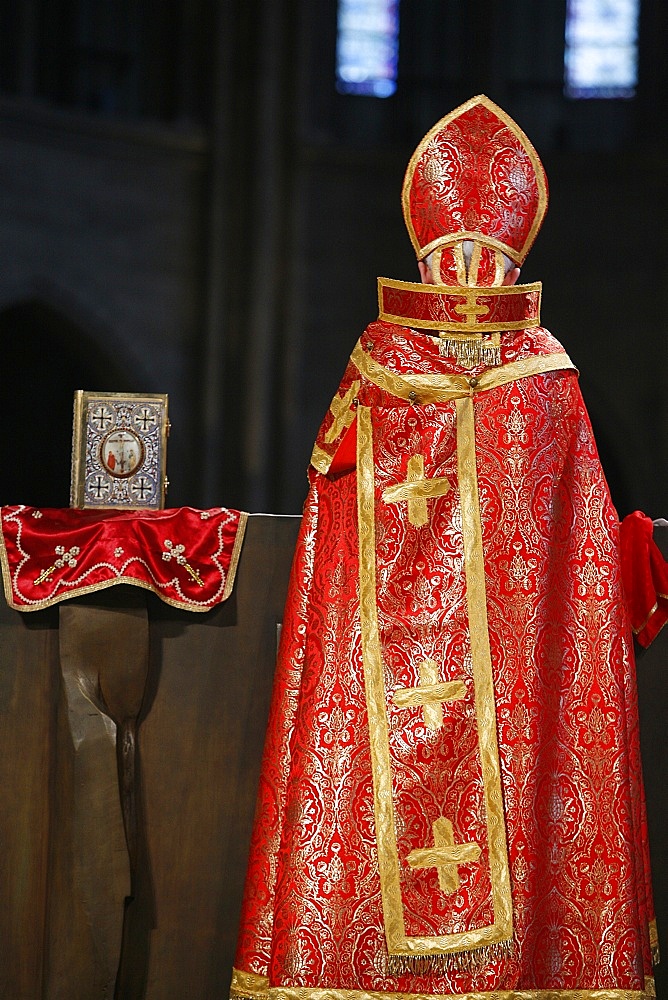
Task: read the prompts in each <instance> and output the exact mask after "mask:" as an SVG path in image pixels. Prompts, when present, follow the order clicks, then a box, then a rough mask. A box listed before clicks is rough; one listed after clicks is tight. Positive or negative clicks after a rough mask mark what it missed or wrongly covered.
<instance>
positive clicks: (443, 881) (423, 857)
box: [406, 816, 480, 894]
mask: <svg viewBox="0 0 668 1000" xmlns="http://www.w3.org/2000/svg"><path fill="white" fill-rule="evenodd" d="M432 830H433V831H434V847H422V848H419V849H418V850H416V851H411V853H410V854H409V855H408V857H407V859H406V860H407V861H408V864H409V865H410V866H411V868H436V869H437V871H438V884H439V886H440V887H441V891H442V892H446V893H448V894H449V893H453V892H456V891H457V889H458V888H459V868H458V866H459V865H466V864H471V863H472V862H474V861H477V860H478V858H479V857H480V848H479V847H478V845H477V844H476V843H473V842H471V843H469V844H455V838H454V835H453V832H452V823H451V822H450V820H449V819H446V818H445V816H439V818H438V819H437V820H436V821H435V823H434V824H433V826H432Z"/></svg>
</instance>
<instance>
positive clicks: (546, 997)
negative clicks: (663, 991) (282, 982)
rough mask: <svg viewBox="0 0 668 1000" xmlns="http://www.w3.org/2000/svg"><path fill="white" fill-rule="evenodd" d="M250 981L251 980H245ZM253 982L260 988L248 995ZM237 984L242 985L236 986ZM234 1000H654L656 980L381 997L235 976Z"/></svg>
mask: <svg viewBox="0 0 668 1000" xmlns="http://www.w3.org/2000/svg"><path fill="white" fill-rule="evenodd" d="M246 977H248V978H246ZM252 981H256V982H257V988H256V989H255V990H251V991H249V992H242V990H244V989H248V988H249V987H250V986H251V984H252ZM237 984H239V985H238V986H237ZM230 993H231V996H232V997H241V998H244V1000H255V998H257V1000H260V998H261V1000H652V998H654V997H656V990H655V988H654V980H653V979H651V978H650V977H646V978H645V986H644V989H642V990H624V989H595V990H592V989H572V990H551V989H548V990H492V991H489V992H479V993H381V992H375V991H373V992H372V991H370V990H345V989H336V988H324V989H318V988H312V987H292V986H269V980H268V979H267V978H266V977H265V976H254V975H253V974H252V973H247V972H240V971H239V970H237V969H234V970H233V972H232V987H231V991H230Z"/></svg>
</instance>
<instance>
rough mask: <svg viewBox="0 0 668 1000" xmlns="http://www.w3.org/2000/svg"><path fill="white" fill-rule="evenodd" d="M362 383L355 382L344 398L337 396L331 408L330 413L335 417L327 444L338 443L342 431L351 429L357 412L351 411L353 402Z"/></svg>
mask: <svg viewBox="0 0 668 1000" xmlns="http://www.w3.org/2000/svg"><path fill="white" fill-rule="evenodd" d="M359 387H360V383H359V382H353V383H352V385H351V386H350V387H349V388H348V391H347V392H346V393H344V395H343V396H335V397H334V399H333V400H332V404H331V406H330V408H329V409H330V412H331V414H332V416H333V417H334V420H333V422H332V425H331V427H330V428H329V430H328V431H327V433H326V434H325V444H331V443H332V441H336V439H337V438H338V437H339V435H340V434H341V432H342V431H344V430H345V429H346V428H347V427H350V425H351V424H352V422H353V420H354V419H355V411H354V410H351V409H350V406H351V403H352V401H353V400H354V399H355V397H356V396H357V393H358V391H359Z"/></svg>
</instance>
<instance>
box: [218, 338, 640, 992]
mask: <svg viewBox="0 0 668 1000" xmlns="http://www.w3.org/2000/svg"><path fill="white" fill-rule="evenodd" d="M501 362H502V364H501V367H500V368H499V369H498V370H496V372H495V374H494V381H491V380H490V378H489V372H487V371H486V370H485V367H484V366H483V365H481V366H479V368H476V369H465V368H463V367H462V366H460V365H459V364H458V363H457V362H456V361H454V360H453V359H452V358H448V357H442V356H441V354H440V353H439V349H438V341H437V339H436V338H433V337H431V336H430V335H429V334H428V333H424V332H421V331H415V330H411V329H407V328H406V327H403V326H398V325H393V324H390V323H386V322H381V321H379V322H376V323H374V324H372V325H371V326H370V327H368V328H367V330H366V331H365V333H364V334H363V336H362V338H361V340H360V343H359V344H358V347H357V348H356V350H355V352H353V356H352V360H351V362H350V364H349V365H348V368H347V370H346V372H345V374H344V378H343V380H342V383H341V386H340V388H339V390H338V392H337V394H336V397H335V399H334V400H333V402H332V407H331V409H330V411H329V412H328V414H327V416H326V418H325V420H324V422H323V425H322V428H321V430H320V433H319V435H318V439H317V442H316V447H315V449H314V467H312V469H311V471H310V482H311V488H310V491H309V496H308V498H307V501H306V505H305V510H304V519H303V523H302V529H301V534H300V539H299V542H298V546H297V552H296V556H295V562H294V566H293V573H292V578H291V583H290V589H289V594H288V601H287V606H286V613H285V619H284V624H283V632H282V639H281V648H280V652H279V659H278V666H277V673H276V679H275V691H274V700H273V705H272V710H271V715H270V720H269V728H268V736H267V743H266V749H265V756H264V762H263V769H262V777H261V784H260V790H259V796H258V806H257V814H256V823H255V829H254V834H253V842H252V845H251V856H250V864H249V869H248V877H247V886H246V892H245V899H244V907H243V912H242V918H241V929H240V936H239V946H238V953H237V958H236V963H235V964H236V970H235V973H234V977H233V982H232V994H233V995H234V996H239V997H249V998H250V997H267V998H285V1000H288V998H294V1000H307V998H314V1000H318V998H319V1000H325V997H327V998H332V1000H339V998H340V1000H355V998H359V1000H362V998H370V997H380V996H384V995H393V996H394V995H402V996H448V997H455V996H456V997H460V998H461V997H469V998H473V997H474V996H475V997H481V996H486V997H489V998H497V997H498V998H501V997H504V998H507V1000H512V998H517V1000H519V998H520V997H521V998H529V997H541V998H542V1000H547V998H552V997H554V998H557V997H559V998H563V1000H567V998H572V1000H575V998H576V997H578V998H584V997H587V996H591V997H594V996H595V997H596V1000H613V998H614V1000H622V998H623V1000H631V998H641V997H645V996H651V995H653V983H652V979H651V976H652V971H651V969H652V965H651V942H650V935H651V933H652V926H653V924H652V921H653V910H652V901H651V887H650V883H649V865H648V849H647V837H646V823H645V815H644V802H643V792H642V780H641V773H640V757H639V744H638V724H637V709H636V694H635V678H634V664H633V653H632V638H631V631H630V627H629V623H628V621H627V616H626V612H625V609H624V604H623V595H622V588H621V581H620V573H619V557H618V523H617V516H616V513H615V511H614V508H613V506H612V503H611V501H610V498H609V494H608V490H607V486H606V483H605V479H604V476H603V473H602V471H601V468H600V464H599V460H598V456H597V453H596V447H595V444H594V441H593V437H592V433H591V427H590V423H589V420H588V417H587V414H586V412H585V409H584V406H583V403H582V399H581V396H580V392H579V388H578V384H577V374H576V372H575V371H574V369H573V367H572V365H571V364H570V362H568V359H567V358H566V355H565V354H564V353H563V348H562V347H561V346H560V345H559V343H558V342H557V341H556V340H555V339H554V338H553V337H552V336H551V335H550V334H549V333H548V332H547V331H545V330H543V329H541V328H539V327H533V328H529V329H525V330H519V331H509V332H507V333H505V334H504V335H503V337H502V340H501ZM504 379H507V380H506V381H504ZM486 380H487V381H486ZM421 394H422V401H421V399H420V396H421ZM425 400H426V401H425ZM351 442H352V443H351ZM340 452H343V458H342V457H341V455H340Z"/></svg>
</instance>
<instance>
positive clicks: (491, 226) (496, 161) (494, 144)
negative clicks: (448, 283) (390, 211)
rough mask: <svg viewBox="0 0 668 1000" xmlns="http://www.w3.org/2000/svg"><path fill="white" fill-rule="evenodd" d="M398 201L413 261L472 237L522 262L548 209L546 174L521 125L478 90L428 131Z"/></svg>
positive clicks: (407, 173)
mask: <svg viewBox="0 0 668 1000" xmlns="http://www.w3.org/2000/svg"><path fill="white" fill-rule="evenodd" d="M402 198H403V211H404V219H405V221H406V226H407V228H408V233H409V235H410V238H411V241H412V243H413V247H414V248H415V253H416V255H417V257H418V260H422V259H423V258H425V257H426V256H427V255H428V254H430V253H431V252H432V251H434V250H438V249H439V248H440V249H441V251H442V250H443V248H445V247H454V245H455V244H460V243H461V241H462V240H472V241H474V243H475V244H478V245H479V246H480V247H481V248H487V251H488V252H489V251H491V252H497V251H501V252H502V253H504V254H506V256H508V257H509V258H510V259H511V260H512V261H514V262H515V263H516V264H522V263H523V261H524V259H525V257H526V255H527V254H528V252H529V249H530V248H531V245H532V243H533V241H534V239H535V238H536V235H537V233H538V230H539V229H540V226H541V224H542V221H543V216H544V215H545V212H546V210H547V201H548V194H547V178H546V176H545V171H544V170H543V165H542V163H541V162H540V159H539V157H538V154H537V153H536V150H535V149H534V148H533V146H532V145H531V143H530V142H529V140H528V139H527V137H526V135H525V134H524V132H523V131H522V129H521V128H520V127H519V126H518V125H517V124H516V123H515V122H514V121H513V120H512V118H511V117H510V116H509V115H507V114H506V113H505V111H503V110H502V109H501V108H499V107H498V106H497V105H496V104H494V103H493V102H492V101H490V100H489V98H488V97H485V96H484V95H480V96H478V97H472V98H471V100H469V101H467V102H466V103H465V104H462V105H461V106H460V107H458V108H455V110H454V111H451V112H450V114H449V115H446V116H445V118H442V119H441V120H440V121H439V122H437V123H436V125H434V127H433V128H432V129H431V130H430V131H429V132H428V133H427V134H426V135H425V137H424V138H423V139H422V141H421V142H420V144H419V145H418V147H417V149H416V150H415V152H414V153H413V156H412V157H411V160H410V163H409V164H408V168H407V170H406V176H405V178H404V185H403V193H402ZM448 256H449V255H448ZM439 257H440V254H439ZM464 283H466V282H464ZM483 283H485V284H486V283H487V282H483ZM493 283H496V282H493Z"/></svg>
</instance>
